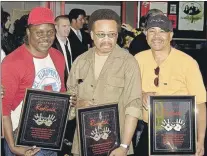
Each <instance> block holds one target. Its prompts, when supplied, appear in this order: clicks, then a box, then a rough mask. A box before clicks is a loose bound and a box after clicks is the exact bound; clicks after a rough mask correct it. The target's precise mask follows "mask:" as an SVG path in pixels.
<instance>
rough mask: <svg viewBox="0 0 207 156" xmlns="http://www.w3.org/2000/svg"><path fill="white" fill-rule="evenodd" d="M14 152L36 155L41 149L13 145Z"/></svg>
mask: <svg viewBox="0 0 207 156" xmlns="http://www.w3.org/2000/svg"><path fill="white" fill-rule="evenodd" d="M11 151H12V153H14V154H15V155H19V156H34V155H35V154H36V153H37V152H39V151H40V148H36V147H35V146H34V147H16V146H15V147H13V148H12V149H11Z"/></svg>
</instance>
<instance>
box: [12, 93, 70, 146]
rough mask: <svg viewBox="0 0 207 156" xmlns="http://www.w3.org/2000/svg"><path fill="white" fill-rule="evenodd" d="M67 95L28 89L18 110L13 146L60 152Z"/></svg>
mask: <svg viewBox="0 0 207 156" xmlns="http://www.w3.org/2000/svg"><path fill="white" fill-rule="evenodd" d="M69 99H70V95H68V94H62V93H57V92H46V91H40V90H31V89H28V90H27V91H26V95H25V101H24V104H23V107H22V112H21V119H20V122H19V129H18V134H17V138H16V146H37V147H40V148H42V149H52V150H61V148H62V143H63V138H64V134H65V128H66V123H67V116H68V110H69Z"/></svg>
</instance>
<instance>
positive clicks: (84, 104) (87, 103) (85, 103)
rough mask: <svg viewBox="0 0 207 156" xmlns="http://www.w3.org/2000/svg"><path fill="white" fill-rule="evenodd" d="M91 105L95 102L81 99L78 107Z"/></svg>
mask: <svg viewBox="0 0 207 156" xmlns="http://www.w3.org/2000/svg"><path fill="white" fill-rule="evenodd" d="M91 105H94V104H93V102H92V101H89V100H79V101H78V102H77V107H78V108H82V107H87V106H91Z"/></svg>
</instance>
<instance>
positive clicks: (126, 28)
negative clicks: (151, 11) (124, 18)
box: [121, 23, 133, 31]
mask: <svg viewBox="0 0 207 156" xmlns="http://www.w3.org/2000/svg"><path fill="white" fill-rule="evenodd" d="M121 27H122V28H123V29H125V30H127V31H132V30H133V28H132V26H131V25H129V24H126V23H123V24H122V25H121Z"/></svg>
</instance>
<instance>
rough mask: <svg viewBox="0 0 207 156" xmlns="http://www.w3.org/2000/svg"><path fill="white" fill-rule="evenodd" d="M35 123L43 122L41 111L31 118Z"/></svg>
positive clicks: (40, 123)
mask: <svg viewBox="0 0 207 156" xmlns="http://www.w3.org/2000/svg"><path fill="white" fill-rule="evenodd" d="M33 120H34V121H35V122H36V124H37V125H42V124H44V122H45V119H44V118H43V117H42V113H40V115H38V114H36V115H35V116H34V118H33Z"/></svg>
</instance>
